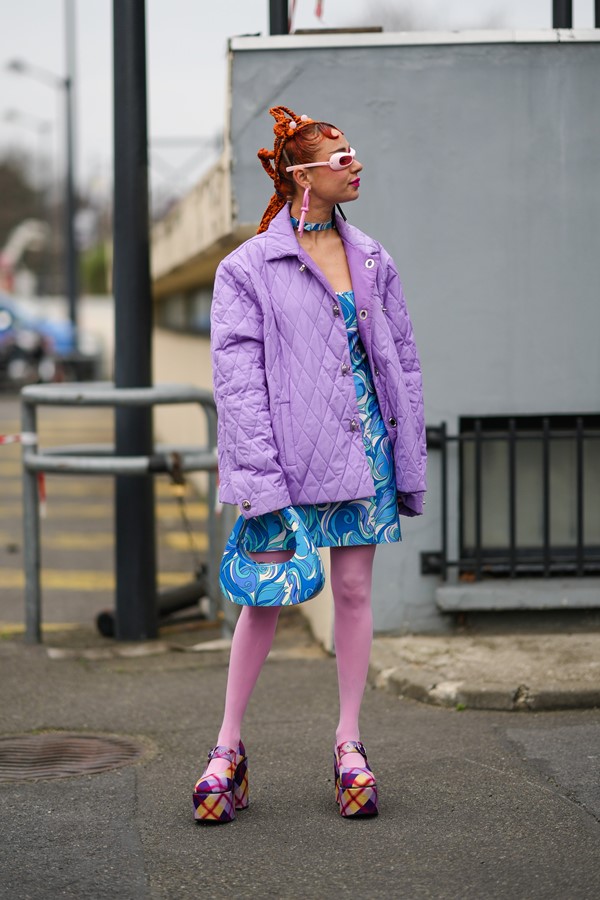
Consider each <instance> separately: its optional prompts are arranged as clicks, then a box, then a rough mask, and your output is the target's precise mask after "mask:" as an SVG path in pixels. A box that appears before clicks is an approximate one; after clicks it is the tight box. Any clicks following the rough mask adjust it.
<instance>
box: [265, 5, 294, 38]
mask: <svg viewBox="0 0 600 900" xmlns="http://www.w3.org/2000/svg"><path fill="white" fill-rule="evenodd" d="M269 33H270V34H289V18H288V0H269Z"/></svg>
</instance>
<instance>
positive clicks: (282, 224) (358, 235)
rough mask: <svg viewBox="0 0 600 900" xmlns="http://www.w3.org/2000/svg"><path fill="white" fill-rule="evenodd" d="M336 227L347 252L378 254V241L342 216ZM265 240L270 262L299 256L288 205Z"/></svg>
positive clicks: (280, 213)
mask: <svg viewBox="0 0 600 900" xmlns="http://www.w3.org/2000/svg"><path fill="white" fill-rule="evenodd" d="M335 227H336V229H337V231H338V234H339V235H340V237H341V239H342V241H343V242H344V244H345V245H346V249H347V251H350V252H352V251H356V252H358V253H364V254H366V255H367V256H372V255H373V254H375V253H377V252H378V249H379V248H378V245H377V243H376V241H374V240H373V239H372V238H370V237H369V236H368V235H366V234H364V232H362V231H360V229H358V228H355V227H354V225H350V224H349V223H348V222H345V221H344V220H343V219H342V217H341V216H340V215H336V219H335ZM265 240H266V244H267V247H266V255H265V258H266V259H268V260H271V259H282V258H283V257H285V256H296V257H297V256H298V255H299V251H300V246H299V244H298V240H297V238H296V233H295V231H294V229H293V227H292V222H291V219H290V208H289V205H288V204H287V203H286V204H285V206H284V207H283V209H282V210H280V211H279V212H278V213H277V215H276V216H275V218H274V219H273V220H272V221H271V223H270V225H269V227H268V229H267V230H266V232H265Z"/></svg>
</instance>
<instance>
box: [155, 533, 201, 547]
mask: <svg viewBox="0 0 600 900" xmlns="http://www.w3.org/2000/svg"><path fill="white" fill-rule="evenodd" d="M192 536H193V540H194V549H195V550H208V535H207V534H206V532H197V531H194V532H193V533H192ZM158 542H159V543H160V544H165V545H166V546H167V547H168V548H169V550H181V551H182V552H185V551H186V550H189V549H190V539H189V537H188V535H187V533H186V532H185V531H171V532H168V533H167V534H161V535H160V536H159V538H158Z"/></svg>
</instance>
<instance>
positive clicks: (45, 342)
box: [0, 294, 99, 387]
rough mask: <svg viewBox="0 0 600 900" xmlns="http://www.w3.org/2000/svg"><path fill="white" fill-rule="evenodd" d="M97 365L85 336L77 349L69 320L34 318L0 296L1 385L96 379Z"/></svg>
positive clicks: (96, 356)
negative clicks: (83, 347) (82, 347)
mask: <svg viewBox="0 0 600 900" xmlns="http://www.w3.org/2000/svg"><path fill="white" fill-rule="evenodd" d="M82 345H83V346H85V352H82V351H81V349H80V347H81V346H82ZM98 362H99V353H98V348H97V347H96V346H95V342H94V341H93V340H91V339H90V336H89V335H86V336H84V337H83V339H82V340H80V341H79V345H78V343H77V342H76V339H75V329H74V328H73V325H72V323H71V321H70V320H69V319H50V318H45V317H43V316H37V315H33V314H32V313H31V312H29V311H28V310H26V308H25V307H24V305H23V304H22V303H20V302H19V301H18V300H16V299H15V298H13V297H9V296H8V295H6V294H0V384H2V385H4V386H15V387H22V386H23V385H25V384H34V383H37V382H51V381H72V380H87V379H91V378H94V377H95V375H96V372H97V368H98Z"/></svg>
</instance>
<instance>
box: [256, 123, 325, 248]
mask: <svg viewBox="0 0 600 900" xmlns="http://www.w3.org/2000/svg"><path fill="white" fill-rule="evenodd" d="M269 113H270V114H271V115H272V116H273V118H274V119H275V124H274V125H273V133H274V134H275V142H274V147H273V150H267V149H266V147H262V148H261V149H260V150H259V151H258V154H257V155H258V158H259V159H260V161H261V164H262V167H263V169H264V170H265V172H266V173H267V175H268V176H269V178H271V179H272V180H273V183H274V186H275V193H274V194H273V196H272V197H271V199H270V201H269V205H268V206H267V208H266V210H265V211H264V213H263V217H262V219H261V221H260V225H259V226H258V231H257V234H260V233H261V232H262V231H266V230H267V228H268V227H269V223H270V222H271V220H272V219H274V218H275V216H276V215H277V213H278V212H279V211H280V210H281V209H283V207H284V206H285V204H286V202H287V199H289V197H286V193H287V194H290V193H291V192H292V191H293V182H292V180H291V179H289V178H288V177H287V173H285V171H284V169H285V166H286V165H294V164H295V163H296V162H301V161H304V162H309V161H310V158H309V159H306V160H301V159H300V158H299V157H301V156H306V154H307V149H308V148H306V147H303V148H300V147H298V146H297V145H296V141H295V138H296V137H297V136H298V135H299V133H300V132H301V131H303V130H304V129H306V128H307V127H308V126H311V128H310V131H311V133H312V138H313V140H312V141H311V143H314V144H316V143H318V142H320V140H321V138H322V136H327V137H337V133H336V134H333V133H329V132H330V129H333V126H332V125H329V124H328V123H326V122H315V121H313V119H310V118H309V117H308V116H298V115H296V113H295V112H292V110H291V109H289V108H288V107H287V106H272V107H271V109H270V110H269ZM306 137H309V134H308V133H307V135H306ZM288 142H291V144H292V146H290V147H289V148H286V144H288ZM302 143H303V144H304V143H305V142H304V141H302ZM294 151H295V152H294ZM302 151H303V152H302ZM282 154H283V155H284V157H285V158H284V165H283V166H282V165H281V161H282V160H281V157H282ZM286 182H287V183H286Z"/></svg>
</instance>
